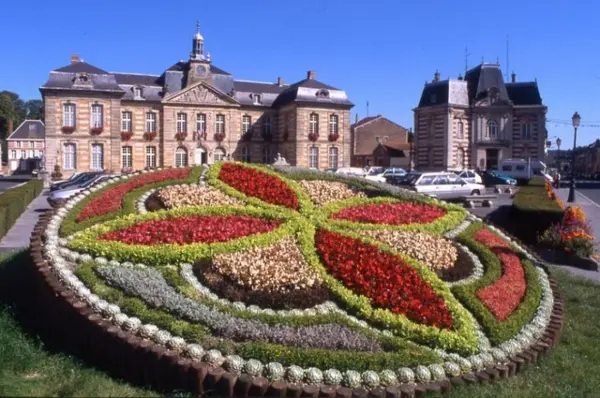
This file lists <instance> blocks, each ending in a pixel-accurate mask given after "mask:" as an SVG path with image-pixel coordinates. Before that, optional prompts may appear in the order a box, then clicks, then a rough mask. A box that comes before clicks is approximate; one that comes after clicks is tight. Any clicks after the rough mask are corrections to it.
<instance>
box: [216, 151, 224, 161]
mask: <svg viewBox="0 0 600 398" xmlns="http://www.w3.org/2000/svg"><path fill="white" fill-rule="evenodd" d="M214 158H215V162H218V161H220V160H223V159H225V150H223V148H217V149H215V152H214Z"/></svg>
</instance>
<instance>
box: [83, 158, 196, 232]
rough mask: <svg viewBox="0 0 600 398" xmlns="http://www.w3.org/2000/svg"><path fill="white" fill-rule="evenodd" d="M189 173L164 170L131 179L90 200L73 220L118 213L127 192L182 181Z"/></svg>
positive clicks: (187, 170)
mask: <svg viewBox="0 0 600 398" xmlns="http://www.w3.org/2000/svg"><path fill="white" fill-rule="evenodd" d="M190 172H191V169H177V170H164V171H159V172H156V173H150V174H142V175H139V176H136V177H132V178H130V179H129V180H127V181H125V182H123V183H121V184H118V185H116V186H115V187H113V188H111V189H109V190H107V191H104V192H103V193H101V194H100V195H98V196H96V197H95V198H94V199H92V200H91V201H90V202H89V203H88V204H87V205H86V206H85V207H84V208H83V210H81V213H79V215H78V216H77V218H75V221H77V222H81V221H84V220H87V219H88V218H92V217H97V216H101V215H104V214H108V213H112V212H114V211H118V210H120V209H121V206H122V202H123V198H124V197H125V195H127V194H128V193H129V192H131V191H133V190H135V189H138V188H140V187H143V186H144V185H149V184H154V183H155V182H161V181H166V180H183V179H185V178H187V177H188V176H189V175H190Z"/></svg>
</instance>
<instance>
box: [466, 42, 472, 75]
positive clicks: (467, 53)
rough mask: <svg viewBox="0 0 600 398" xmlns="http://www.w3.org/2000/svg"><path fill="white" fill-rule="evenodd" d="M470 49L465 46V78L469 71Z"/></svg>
mask: <svg viewBox="0 0 600 398" xmlns="http://www.w3.org/2000/svg"><path fill="white" fill-rule="evenodd" d="M469 55H471V54H469V48H468V47H467V46H465V76H466V75H467V71H468V70H469Z"/></svg>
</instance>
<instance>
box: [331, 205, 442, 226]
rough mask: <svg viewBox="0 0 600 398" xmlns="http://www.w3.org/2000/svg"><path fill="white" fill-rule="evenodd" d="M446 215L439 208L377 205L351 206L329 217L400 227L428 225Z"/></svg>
mask: <svg viewBox="0 0 600 398" xmlns="http://www.w3.org/2000/svg"><path fill="white" fill-rule="evenodd" d="M445 214H446V210H445V209H442V208H440V207H436V206H431V205H427V204H420V203H410V202H401V203H379V204H369V205H360V206H352V207H347V208H345V209H342V210H340V211H338V212H336V213H333V214H332V215H331V218H333V219H338V220H348V221H354V222H362V223H371V224H390V225H402V224H413V223H419V224H424V223H429V222H432V221H434V220H436V219H438V218H440V217H443V216H444V215H445Z"/></svg>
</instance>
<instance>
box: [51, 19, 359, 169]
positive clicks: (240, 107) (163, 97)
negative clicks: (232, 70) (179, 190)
mask: <svg viewBox="0 0 600 398" xmlns="http://www.w3.org/2000/svg"><path fill="white" fill-rule="evenodd" d="M40 91H41V93H42V96H43V99H44V106H45V115H46V147H47V150H46V165H47V169H48V170H52V169H53V168H54V166H55V165H56V164H58V165H59V166H60V168H61V170H62V171H63V173H64V174H65V175H66V176H68V175H70V174H72V173H73V172H75V171H87V170H100V169H104V170H110V171H120V170H122V171H127V170H130V169H142V168H146V167H148V168H153V167H159V166H164V167H167V166H182V165H189V164H201V163H212V162H214V161H217V160H221V159H235V160H241V161H249V162H260V163H272V162H273V160H274V158H275V157H276V154H277V153H280V154H281V156H283V157H285V158H286V159H287V161H288V162H289V163H290V164H292V165H297V166H301V167H314V168H319V169H326V168H337V167H342V166H348V165H349V163H350V109H351V108H352V107H353V104H352V103H351V102H350V101H349V99H348V97H347V95H346V93H345V92H344V91H343V90H340V89H337V88H335V87H332V86H329V85H327V84H324V83H321V82H319V81H318V80H316V74H315V72H314V71H309V72H308V73H307V76H306V78H305V79H303V80H300V81H298V82H296V83H293V84H284V82H283V79H282V78H278V79H277V82H276V83H265V82H254V81H246V80H236V79H234V78H233V76H232V75H231V74H229V73H228V72H225V71H224V70H222V69H220V68H218V67H216V66H214V65H213V64H212V61H211V57H210V53H206V52H205V51H204V38H203V37H202V35H201V34H200V32H199V30H198V32H197V33H196V35H195V36H194V37H193V40H192V51H191V54H190V57H189V60H187V61H180V62H177V63H175V64H174V65H173V66H171V67H170V68H168V69H166V70H165V71H164V72H163V73H162V74H161V75H141V74H133V73H114V72H106V71H104V70H102V69H100V68H97V67H95V66H93V65H90V64H88V63H85V62H83V61H81V60H80V59H79V58H78V57H77V56H73V57H72V59H71V64H70V65H67V66H64V67H62V68H59V69H56V70H53V71H52V72H50V76H49V78H48V81H47V82H46V83H44V85H43V86H42V87H41V88H40Z"/></svg>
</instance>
